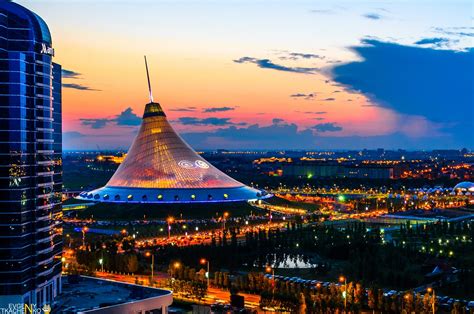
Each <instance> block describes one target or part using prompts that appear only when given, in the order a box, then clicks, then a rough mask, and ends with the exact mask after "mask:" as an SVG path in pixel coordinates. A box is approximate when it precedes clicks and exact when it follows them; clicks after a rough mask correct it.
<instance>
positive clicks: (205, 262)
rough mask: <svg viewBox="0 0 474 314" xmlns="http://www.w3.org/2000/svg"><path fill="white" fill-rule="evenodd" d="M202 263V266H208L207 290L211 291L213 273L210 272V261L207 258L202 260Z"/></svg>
mask: <svg viewBox="0 0 474 314" xmlns="http://www.w3.org/2000/svg"><path fill="white" fill-rule="evenodd" d="M199 262H200V263H201V265H204V264H206V265H207V276H206V277H207V289H209V287H210V285H211V281H210V277H211V273H210V272H209V260H208V259H205V258H201V260H200V261H199Z"/></svg>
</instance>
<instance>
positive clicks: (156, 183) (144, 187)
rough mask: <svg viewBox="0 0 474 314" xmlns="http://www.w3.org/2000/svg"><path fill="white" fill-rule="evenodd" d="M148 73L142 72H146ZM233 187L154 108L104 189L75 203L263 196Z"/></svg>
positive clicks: (237, 184) (225, 199) (231, 181)
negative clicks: (83, 201)
mask: <svg viewBox="0 0 474 314" xmlns="http://www.w3.org/2000/svg"><path fill="white" fill-rule="evenodd" d="M147 73H148V69H147ZM269 196H270V195H269V194H267V193H265V192H264V191H260V190H257V189H254V188H251V187H248V186H246V185H244V184H243V183H241V182H238V181H236V180H234V179H232V178H231V177H229V176H228V175H226V174H225V173H223V172H221V171H220V170H219V169H217V168H215V167H214V166H213V165H211V164H210V163H209V162H207V161H206V160H205V159H204V158H202V157H201V156H200V155H198V154H197V153H196V152H195V151H194V150H193V149H192V148H191V147H190V146H189V145H188V144H187V143H186V142H185V141H184V140H183V139H182V138H181V137H180V136H179V135H178V134H177V133H176V132H175V130H174V129H173V127H172V126H171V125H170V123H169V122H168V119H167V118H166V114H165V113H164V111H163V109H162V108H161V106H160V104H159V103H156V102H153V97H152V96H151V88H150V103H148V104H147V105H146V107H145V112H144V114H143V121H142V124H141V126H140V129H139V131H138V134H137V136H136V138H135V140H134V141H133V144H132V146H131V147H130V149H129V151H128V153H127V156H126V158H125V160H124V161H123V162H122V164H121V165H120V166H119V167H118V169H117V170H116V171H115V173H114V175H113V176H112V178H111V179H110V180H109V182H108V183H107V185H105V186H104V187H102V188H99V189H96V190H93V191H89V192H82V193H81V194H80V195H79V196H78V199H82V200H92V201H98V202H115V203H118V202H120V203H189V202H230V201H249V200H258V199H262V198H266V197H269Z"/></svg>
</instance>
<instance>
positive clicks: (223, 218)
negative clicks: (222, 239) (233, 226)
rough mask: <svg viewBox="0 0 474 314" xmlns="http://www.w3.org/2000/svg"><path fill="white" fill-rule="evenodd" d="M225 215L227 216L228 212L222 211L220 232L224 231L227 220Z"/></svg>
mask: <svg viewBox="0 0 474 314" xmlns="http://www.w3.org/2000/svg"><path fill="white" fill-rule="evenodd" d="M227 217H229V213H228V212H224V214H222V232H224V231H225V221H226V220H227Z"/></svg>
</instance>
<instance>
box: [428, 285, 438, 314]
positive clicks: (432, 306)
mask: <svg viewBox="0 0 474 314" xmlns="http://www.w3.org/2000/svg"><path fill="white" fill-rule="evenodd" d="M426 291H427V292H428V293H433V295H432V297H431V309H432V311H433V314H435V313H436V295H435V291H434V289H433V288H431V287H428V289H426Z"/></svg>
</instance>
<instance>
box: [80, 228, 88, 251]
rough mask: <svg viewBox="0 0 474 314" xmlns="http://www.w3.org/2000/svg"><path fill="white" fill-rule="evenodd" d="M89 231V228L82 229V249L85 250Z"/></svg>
mask: <svg viewBox="0 0 474 314" xmlns="http://www.w3.org/2000/svg"><path fill="white" fill-rule="evenodd" d="M87 230H89V228H87V226H84V227H82V247H83V249H84V250H85V249H86V232H87Z"/></svg>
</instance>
